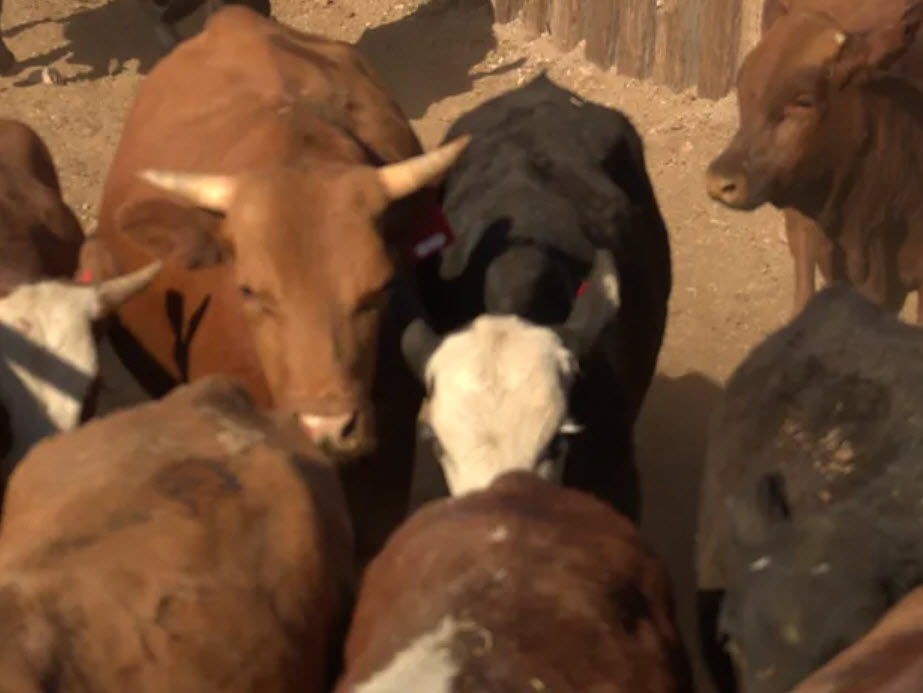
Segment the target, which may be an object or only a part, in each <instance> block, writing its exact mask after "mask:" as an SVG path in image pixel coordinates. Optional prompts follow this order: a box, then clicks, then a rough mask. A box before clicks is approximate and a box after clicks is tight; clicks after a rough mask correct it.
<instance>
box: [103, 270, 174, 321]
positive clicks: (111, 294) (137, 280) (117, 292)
mask: <svg viewBox="0 0 923 693" xmlns="http://www.w3.org/2000/svg"><path fill="white" fill-rule="evenodd" d="M162 265H163V263H162V262H161V261H160V260H158V261H156V262H152V263H151V264H149V265H147V266H146V267H142V268H141V269H139V270H135V271H134V272H131V273H129V274H125V275H123V276H121V277H115V278H114V279H108V280H106V281H104V282H101V283H100V284H98V285H97V286H96V295H97V296H98V297H99V303H100V308H101V309H102V311H103V312H106V311H110V310H113V309H115V308H118V307H119V306H120V305H122V303H124V302H125V301H127V300H128V299H129V298H131V297H132V296H134V295H135V294H136V293H138V292H139V291H141V290H143V289H144V288H146V287H147V285H148V284H150V283H151V281H153V279H154V277H155V276H156V275H157V273H158V272H159V271H160V268H161V266H162Z"/></svg>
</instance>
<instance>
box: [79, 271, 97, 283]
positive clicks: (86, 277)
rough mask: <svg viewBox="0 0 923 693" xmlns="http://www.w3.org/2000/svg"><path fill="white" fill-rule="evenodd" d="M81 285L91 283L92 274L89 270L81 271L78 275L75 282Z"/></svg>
mask: <svg viewBox="0 0 923 693" xmlns="http://www.w3.org/2000/svg"><path fill="white" fill-rule="evenodd" d="M77 281H78V282H80V283H81V284H89V283H90V282H92V281H93V272H92V271H91V270H83V272H81V273H80V278H79V279H78V280H77Z"/></svg>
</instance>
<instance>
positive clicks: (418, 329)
mask: <svg viewBox="0 0 923 693" xmlns="http://www.w3.org/2000/svg"><path fill="white" fill-rule="evenodd" d="M440 341H441V340H440V339H439V336H438V335H437V334H436V333H435V332H433V329H432V328H431V327H430V326H429V325H428V324H426V321H425V320H423V319H422V318H417V319H415V320H414V321H413V322H411V323H410V324H409V325H408V326H407V328H406V329H405V330H404V334H403V335H401V352H402V353H403V354H404V360H405V361H406V362H407V366H408V367H409V368H410V370H411V371H413V374H414V375H415V376H416V377H417V379H418V380H419V381H420V382H421V383H425V381H426V364H427V363H429V359H430V357H431V356H432V355H433V352H435V351H436V348H437V347H438V346H439V343H440Z"/></svg>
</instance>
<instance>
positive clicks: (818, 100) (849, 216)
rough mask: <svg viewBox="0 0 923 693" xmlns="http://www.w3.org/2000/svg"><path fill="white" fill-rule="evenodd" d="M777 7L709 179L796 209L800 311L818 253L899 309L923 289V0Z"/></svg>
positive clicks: (733, 193) (827, 270) (777, 1)
mask: <svg viewBox="0 0 923 693" xmlns="http://www.w3.org/2000/svg"><path fill="white" fill-rule="evenodd" d="M765 20H766V21H765V24H764V28H765V34H764V36H763V38H762V40H761V41H760V42H759V44H758V45H757V46H756V47H755V48H754V49H753V50H752V51H751V52H750V54H749V55H748V56H747V58H746V59H745V61H744V63H743V65H742V66H741V69H740V74H739V77H738V99H739V102H740V129H739V130H738V132H737V134H736V135H735V137H734V139H733V140H732V141H731V143H730V144H729V145H728V147H727V149H726V150H725V151H724V152H723V153H722V154H721V155H720V156H719V157H718V158H716V159H715V160H714V161H713V162H712V163H711V165H710V166H709V169H708V172H707V175H706V184H707V188H708V192H709V194H710V195H711V196H712V197H714V198H715V199H717V200H719V201H721V202H723V203H724V204H727V205H728V206H731V207H734V208H738V209H753V208H755V207H758V206H760V205H762V204H765V203H767V202H768V203H771V204H773V205H775V206H777V207H782V208H787V210H786V226H787V230H788V233H789V242H790V245H791V250H792V253H793V256H794V258H795V307H796V310H797V309H800V308H801V307H803V306H804V305H805V304H806V303H807V301H808V299H809V298H810V297H811V295H812V294H813V292H814V264H815V262H818V263H819V264H820V267H821V270H822V272H823V273H824V275H825V276H826V278H827V279H828V281H840V280H846V281H848V282H850V283H851V284H853V285H854V286H856V287H857V288H858V289H859V290H860V291H862V292H863V293H864V294H865V295H867V296H868V297H869V298H872V299H873V300H875V301H876V302H878V303H879V304H881V305H884V306H886V307H887V308H889V309H891V310H895V311H896V310H899V309H900V307H901V306H902V305H903V303H904V300H905V298H906V295H907V293H909V292H910V291H914V290H919V289H921V288H923V203H921V202H920V201H919V196H918V195H917V194H916V191H917V189H918V188H919V187H920V185H919V184H918V182H917V180H916V178H915V176H916V175H917V174H916V170H917V166H916V162H917V160H918V159H919V158H920V156H921V155H923V151H921V146H923V144H918V143H923V130H921V127H923V126H921V124H920V121H919V118H918V116H917V114H916V113H917V110H918V109H919V107H920V104H921V103H923V94H921V93H920V92H919V91H918V90H917V88H916V86H914V84H913V83H912V80H913V79H915V78H920V77H923V53H921V51H923V43H921V42H916V43H914V38H913V37H914V35H915V32H916V30H917V28H918V26H919V24H920V22H921V20H923V3H921V2H920V0H881V1H879V2H874V3H873V2H866V3H862V2H854V1H853V0H770V1H769V2H767V6H766V17H765ZM773 20H774V21H773ZM911 47H912V49H911ZM908 49H910V50H908ZM821 232H822V233H821ZM921 305H923V301H921ZM918 319H919V320H920V321H923V308H921V309H920V312H919V313H918Z"/></svg>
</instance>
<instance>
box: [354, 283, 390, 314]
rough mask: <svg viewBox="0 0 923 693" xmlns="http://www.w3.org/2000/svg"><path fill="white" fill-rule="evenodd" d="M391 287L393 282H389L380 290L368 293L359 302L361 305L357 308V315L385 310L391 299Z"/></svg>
mask: <svg viewBox="0 0 923 693" xmlns="http://www.w3.org/2000/svg"><path fill="white" fill-rule="evenodd" d="M391 287H392V284H391V282H388V283H387V284H385V285H384V286H383V287H381V288H380V289H377V290H375V291H372V292H370V293H368V294H367V295H366V296H365V297H364V298H363V299H362V300H361V301H359V305H357V306H356V313H357V314H362V313H368V312H370V311H375V310H381V309H383V308H384V307H385V304H386V303H387V302H388V299H389V298H390V297H391Z"/></svg>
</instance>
